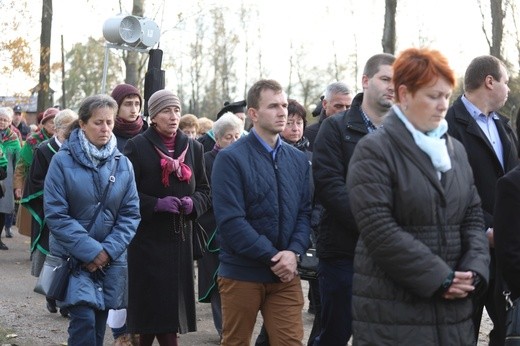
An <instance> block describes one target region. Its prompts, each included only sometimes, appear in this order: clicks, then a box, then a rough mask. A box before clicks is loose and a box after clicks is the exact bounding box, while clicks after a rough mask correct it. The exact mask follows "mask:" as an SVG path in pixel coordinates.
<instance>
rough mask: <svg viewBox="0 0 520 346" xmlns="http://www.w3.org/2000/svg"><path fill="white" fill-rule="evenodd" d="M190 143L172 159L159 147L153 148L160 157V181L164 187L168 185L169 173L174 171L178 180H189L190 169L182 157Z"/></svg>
mask: <svg viewBox="0 0 520 346" xmlns="http://www.w3.org/2000/svg"><path fill="white" fill-rule="evenodd" d="M189 147H190V144H189V143H188V145H187V146H186V149H184V151H183V152H182V153H181V154H180V155H179V157H178V158H177V159H173V158H171V157H169V156H168V155H166V154H164V153H163V152H162V151H161V150H159V148H157V147H155V150H156V151H157V153H158V154H159V156H160V157H161V168H162V177H161V181H162V183H163V185H164V186H165V187H168V186H170V174H171V173H172V172H175V174H176V175H177V178H179V180H180V181H186V182H187V181H190V178H191V169H190V167H189V166H188V165H186V164H185V163H184V157H185V156H186V152H187V151H188V148H189Z"/></svg>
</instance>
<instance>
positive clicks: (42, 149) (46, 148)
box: [21, 137, 60, 255]
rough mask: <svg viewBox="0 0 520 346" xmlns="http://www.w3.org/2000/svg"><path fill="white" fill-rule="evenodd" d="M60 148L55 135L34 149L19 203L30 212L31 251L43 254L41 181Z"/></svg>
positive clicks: (46, 231)
mask: <svg viewBox="0 0 520 346" xmlns="http://www.w3.org/2000/svg"><path fill="white" fill-rule="evenodd" d="M58 150H60V147H59V145H58V143H57V142H56V137H52V138H51V139H48V140H46V141H43V142H42V143H40V145H38V146H37V147H36V149H34V160H33V163H32V165H31V168H30V169H29V175H28V176H27V179H26V180H25V187H24V189H23V195H24V196H23V198H22V200H21V204H22V205H23V206H24V207H26V208H27V209H28V210H29V212H30V213H31V215H32V217H33V219H32V223H31V252H33V251H35V250H38V251H40V252H41V253H43V254H44V255H47V254H48V252H49V227H48V225H47V224H46V223H45V222H44V219H45V216H44V214H43V183H44V181H45V176H46V175H47V171H48V170H49V165H50V163H51V159H52V157H53V156H54V154H56V153H57V152H58Z"/></svg>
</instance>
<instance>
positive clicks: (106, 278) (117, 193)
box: [44, 129, 140, 310]
mask: <svg viewBox="0 0 520 346" xmlns="http://www.w3.org/2000/svg"><path fill="white" fill-rule="evenodd" d="M78 131H80V130H79V129H76V130H74V131H73V132H72V133H71V135H70V137H69V139H68V140H67V141H66V142H65V143H64V144H63V145H62V147H61V149H60V151H58V152H57V153H56V154H55V155H54V157H53V158H52V160H51V163H50V166H49V170H48V172H47V175H46V176H45V185H44V186H45V187H44V196H45V198H44V213H45V220H46V222H47V224H48V226H49V229H50V232H51V236H50V239H49V247H50V252H51V254H53V255H55V256H59V257H68V256H71V257H73V259H74V260H75V262H77V264H78V267H76V268H75V270H74V273H73V275H71V276H70V280H69V285H68V289H67V295H66V297H65V300H64V301H63V302H62V306H69V305H89V306H91V307H93V308H95V309H98V310H108V309H121V308H124V307H125V306H126V299H125V298H126V294H125V293H126V286H127V258H126V257H127V256H126V249H127V246H128V244H129V243H130V240H131V239H132V237H133V236H134V234H135V231H136V229H137V225H138V224H139V220H140V216H139V199H138V196H137V189H136V186H135V180H134V173H133V169H132V165H131V164H130V161H129V160H128V159H127V158H126V157H124V156H123V155H121V153H120V152H119V150H117V148H116V149H115V150H114V153H113V154H112V155H111V156H109V158H108V159H106V160H104V161H102V162H101V163H100V164H99V165H98V166H94V164H93V163H92V161H91V160H90V159H89V158H88V157H87V155H86V154H85V152H84V151H83V149H82V147H81V144H80V141H79V138H78ZM116 156H118V157H119V159H116ZM117 161H119V163H117ZM115 165H117V170H116V171H115V173H114V174H113V176H114V177H115V180H114V181H113V183H112V185H111V187H110V190H109V191H108V193H107V197H106V201H105V207H104V208H103V209H102V210H101V211H100V212H99V215H98V216H97V218H96V219H95V220H94V223H93V225H92V227H91V229H90V232H87V230H86V227H87V226H88V224H89V223H90V221H91V220H92V218H93V216H94V213H95V210H96V208H97V206H98V204H99V201H101V199H102V196H103V194H104V191H105V188H106V186H107V184H109V181H110V177H111V176H112V172H113V168H114V166H115ZM102 250H105V251H106V252H107V253H108V255H109V256H110V265H109V266H108V267H106V268H105V269H104V271H105V275H100V273H99V271H96V272H94V273H92V274H91V273H90V272H88V271H87V270H85V269H83V268H81V265H83V264H88V263H91V262H92V261H93V260H94V259H95V258H96V256H97V255H98V254H99V253H100V252H101V251H102Z"/></svg>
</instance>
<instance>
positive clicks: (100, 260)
mask: <svg viewBox="0 0 520 346" xmlns="http://www.w3.org/2000/svg"><path fill="white" fill-rule="evenodd" d="M109 263H110V256H108V253H107V252H106V251H105V250H101V252H100V253H99V254H98V255H97V256H96V258H94V260H93V261H92V262H90V263H87V264H85V268H87V270H88V271H89V272H91V273H93V272H95V271H96V270H103V268H104V267H106V266H107V265H108V264H109Z"/></svg>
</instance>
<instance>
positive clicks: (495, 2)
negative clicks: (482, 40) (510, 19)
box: [489, 0, 505, 60]
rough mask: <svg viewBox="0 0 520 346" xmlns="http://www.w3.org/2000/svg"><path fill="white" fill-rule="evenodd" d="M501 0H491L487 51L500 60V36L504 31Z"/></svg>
mask: <svg viewBox="0 0 520 346" xmlns="http://www.w3.org/2000/svg"><path fill="white" fill-rule="evenodd" d="M502 1H503V0H491V1H490V4H491V25H492V27H491V47H489V53H490V54H491V55H493V56H495V57H497V58H498V59H500V60H502V36H503V33H504V16H505V13H504V11H503V10H502Z"/></svg>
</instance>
